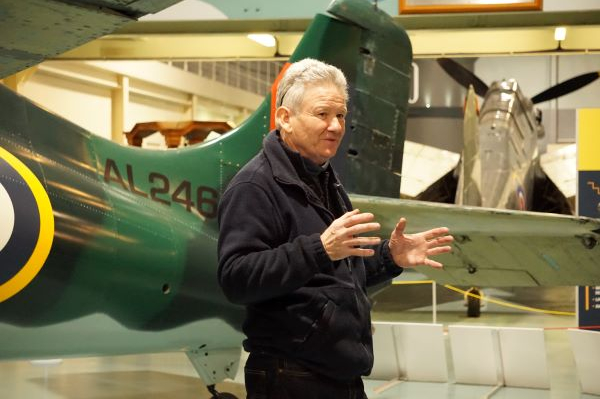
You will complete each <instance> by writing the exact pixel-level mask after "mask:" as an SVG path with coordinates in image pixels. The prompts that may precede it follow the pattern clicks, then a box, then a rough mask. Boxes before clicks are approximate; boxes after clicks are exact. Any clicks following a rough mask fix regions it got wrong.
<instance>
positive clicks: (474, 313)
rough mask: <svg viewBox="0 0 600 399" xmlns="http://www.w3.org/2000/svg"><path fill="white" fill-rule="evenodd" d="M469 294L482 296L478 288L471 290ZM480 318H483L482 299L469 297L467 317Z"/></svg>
mask: <svg viewBox="0 0 600 399" xmlns="http://www.w3.org/2000/svg"><path fill="white" fill-rule="evenodd" d="M467 293H469V294H473V295H478V296H481V291H479V290H478V289H477V288H471V289H470V290H468V291H467ZM479 316H481V299H480V298H475V297H472V296H471V295H467V317H479Z"/></svg>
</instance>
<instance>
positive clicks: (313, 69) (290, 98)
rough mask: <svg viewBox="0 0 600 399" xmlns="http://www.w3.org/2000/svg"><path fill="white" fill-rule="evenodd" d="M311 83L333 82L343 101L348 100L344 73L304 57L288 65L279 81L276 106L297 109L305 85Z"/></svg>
mask: <svg viewBox="0 0 600 399" xmlns="http://www.w3.org/2000/svg"><path fill="white" fill-rule="evenodd" d="M313 84H333V85H334V86H335V87H337V88H338V89H339V91H340V93H342V95H343V96H344V101H348V83H347V82H346V77H345V76H344V73H343V72H342V71H341V70H340V69H339V68H337V67H335V66H333V65H329V64H326V63H324V62H321V61H318V60H314V59H312V58H305V59H303V60H301V61H297V62H294V63H293V64H292V65H290V66H289V67H288V69H287V71H285V74H284V75H283V78H282V79H281V80H280V81H279V85H277V101H276V102H275V105H276V107H277V108H279V107H281V106H282V105H285V106H286V107H288V108H290V109H291V110H293V111H295V110H297V109H298V107H300V104H301V103H302V100H303V98H304V89H305V87H306V86H307V85H313ZM277 128H278V129H279V128H280V126H277Z"/></svg>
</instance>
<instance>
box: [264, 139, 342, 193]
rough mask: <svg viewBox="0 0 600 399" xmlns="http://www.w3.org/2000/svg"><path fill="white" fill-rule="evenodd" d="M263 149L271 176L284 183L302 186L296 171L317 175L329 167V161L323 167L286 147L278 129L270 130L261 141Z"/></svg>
mask: <svg viewBox="0 0 600 399" xmlns="http://www.w3.org/2000/svg"><path fill="white" fill-rule="evenodd" d="M263 150H264V153H265V156H266V157H267V160H268V161H269V164H270V165H271V169H272V171H273V176H274V177H275V178H276V179H277V180H279V181H282V182H284V183H290V184H296V185H299V186H301V187H303V188H304V183H303V182H302V180H301V178H300V176H299V175H298V171H301V173H306V174H307V175H312V176H315V175H318V174H319V173H321V172H322V171H325V170H328V169H330V168H331V165H330V164H329V162H328V163H327V166H326V167H325V168H322V167H321V166H319V165H317V164H315V163H314V162H312V161H311V160H309V159H306V158H304V157H303V156H302V155H300V154H299V153H298V152H296V151H293V150H292V149H290V148H288V147H287V146H286V145H285V144H284V143H283V142H282V141H281V138H280V135H279V131H278V130H272V131H271V132H270V133H269V134H268V135H267V137H265V139H264V141H263Z"/></svg>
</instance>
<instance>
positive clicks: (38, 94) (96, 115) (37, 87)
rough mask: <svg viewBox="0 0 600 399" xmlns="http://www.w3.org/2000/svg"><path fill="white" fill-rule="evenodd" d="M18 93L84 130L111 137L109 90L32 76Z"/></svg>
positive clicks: (59, 79) (48, 77)
mask: <svg viewBox="0 0 600 399" xmlns="http://www.w3.org/2000/svg"><path fill="white" fill-rule="evenodd" d="M20 94H22V95H24V96H25V97H27V98H29V99H31V100H32V101H34V102H35V103H37V104H38V105H40V106H42V108H45V109H46V110H48V111H50V112H53V113H55V114H57V115H59V116H62V117H63V118H65V119H68V120H70V121H71V122H73V123H75V124H77V125H79V126H81V127H83V128H84V129H86V130H88V131H90V132H92V133H94V134H97V135H99V136H102V137H106V138H110V129H111V128H110V121H111V119H110V114H111V100H110V89H108V88H102V87H98V86H90V85H87V84H84V83H80V82H76V81H71V80H65V79H61V78H58V77H55V76H51V75H47V74H43V73H35V74H34V75H33V76H32V77H31V78H30V79H29V80H27V81H26V82H25V83H24V84H23V85H22V86H21V91H20Z"/></svg>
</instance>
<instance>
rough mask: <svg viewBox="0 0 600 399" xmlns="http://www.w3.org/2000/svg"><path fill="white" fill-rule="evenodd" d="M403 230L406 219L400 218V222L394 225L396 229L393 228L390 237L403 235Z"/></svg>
mask: <svg viewBox="0 0 600 399" xmlns="http://www.w3.org/2000/svg"><path fill="white" fill-rule="evenodd" d="M405 228H406V219H404V218H400V220H399V221H398V223H396V227H395V228H394V231H393V232H392V235H394V234H398V235H402V234H404V229H405Z"/></svg>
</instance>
